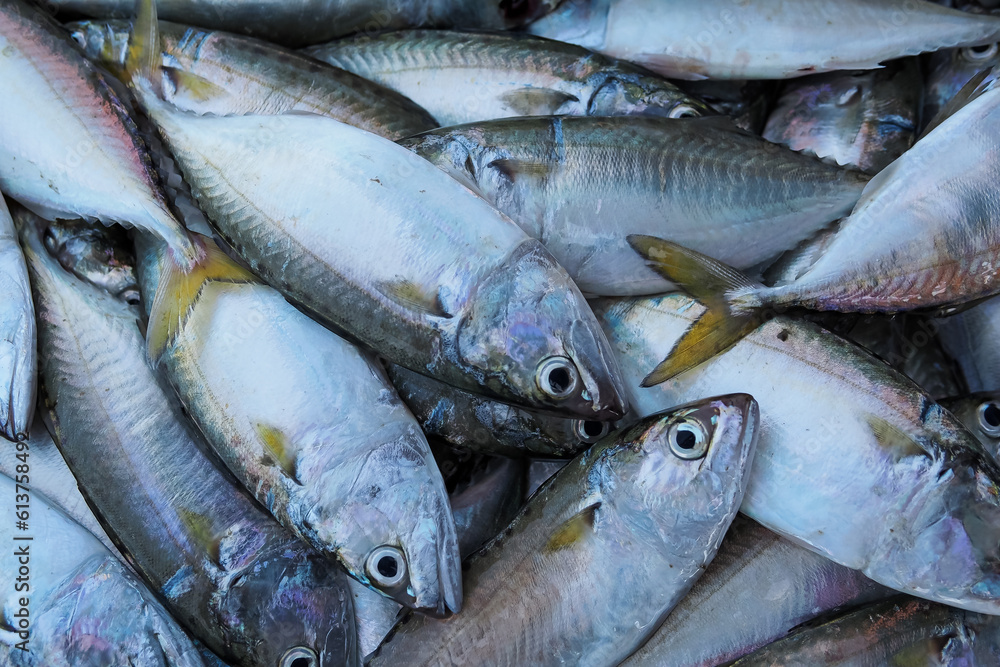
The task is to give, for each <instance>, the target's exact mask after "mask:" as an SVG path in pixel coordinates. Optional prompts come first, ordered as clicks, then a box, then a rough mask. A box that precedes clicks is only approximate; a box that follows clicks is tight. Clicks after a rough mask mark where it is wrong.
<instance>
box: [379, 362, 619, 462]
mask: <svg viewBox="0 0 1000 667" xmlns="http://www.w3.org/2000/svg"><path fill="white" fill-rule="evenodd" d="M386 369H387V371H388V374H389V379H390V380H391V381H392V383H393V385H394V386H395V387H396V389H397V390H398V391H399V394H400V397H401V398H402V399H403V401H404V402H405V403H406V405H407V406H408V407H409V408H410V410H411V411H412V412H413V415H414V416H415V417H416V418H417V421H418V422H420V428H422V429H423V431H424V432H425V433H426V434H427V435H429V436H433V437H435V438H440V439H442V440H444V441H445V442H447V443H448V444H450V445H452V446H454V447H458V448H462V449H471V450H473V451H476V452H480V453H483V454H495V455H498V456H506V457H513V458H521V457H527V456H532V457H542V458H546V457H550V458H556V457H572V456H575V455H576V454H578V453H580V452H581V451H583V450H584V449H586V448H587V447H589V446H590V445H593V444H594V443H596V442H597V441H598V440H600V439H601V438H603V437H604V436H606V435H607V434H608V433H610V432H611V431H612V430H613V427H614V425H613V422H604V421H594V420H585V419H566V418H564V417H554V416H551V415H548V414H544V413H540V412H535V411H532V410H522V409H521V408H518V407H516V406H514V405H509V404H507V403H501V402H499V401H494V400H492V399H489V398H486V397H484V396H480V395H478V394H473V393H470V392H467V391H462V390H461V389H456V388H455V387H452V386H450V385H448V384H445V383H444V382H438V381H436V380H433V379H431V378H429V377H427V376H425V375H421V374H420V373H415V372H413V371H410V370H407V369H405V368H403V367H402V366H396V365H394V364H389V365H387V367H386Z"/></svg>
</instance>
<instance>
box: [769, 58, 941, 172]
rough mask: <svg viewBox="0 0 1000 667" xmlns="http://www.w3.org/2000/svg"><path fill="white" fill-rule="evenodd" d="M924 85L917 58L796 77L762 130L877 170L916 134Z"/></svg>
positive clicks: (786, 141) (813, 151)
mask: <svg viewBox="0 0 1000 667" xmlns="http://www.w3.org/2000/svg"><path fill="white" fill-rule="evenodd" d="M922 88H923V81H922V80H921V78H920V67H919V65H918V64H917V60H916V59H914V58H907V59H904V60H900V61H895V62H893V63H890V64H889V65H887V66H886V67H884V68H883V69H877V70H862V71H859V72H850V71H848V72H831V73H827V74H817V75H815V76H809V77H803V78H801V79H793V80H791V81H789V82H787V83H786V84H785V86H784V89H783V91H782V94H781V97H780V99H779V100H778V103H777V105H776V106H775V108H774V109H773V110H772V111H771V115H770V116H769V117H768V119H767V125H766V127H765V128H764V133H763V135H762V136H763V137H764V138H765V139H767V140H768V141H773V142H774V143H778V144H783V145H785V146H788V147H789V148H791V149H792V150H794V151H803V152H806V153H810V154H812V155H816V156H817V157H820V158H826V159H828V160H830V161H832V162H833V163H834V164H838V165H840V166H842V167H851V168H854V169H860V170H861V171H864V172H866V173H869V174H872V175H874V174H877V173H878V172H880V171H882V169H884V168H885V167H887V166H888V165H889V163H890V162H892V161H893V160H895V159H896V158H898V157H899V156H900V155H902V154H903V153H904V152H905V151H906V150H908V149H909V148H910V147H911V146H913V144H914V142H915V141H916V140H917V129H918V125H919V122H920V101H921V91H922Z"/></svg>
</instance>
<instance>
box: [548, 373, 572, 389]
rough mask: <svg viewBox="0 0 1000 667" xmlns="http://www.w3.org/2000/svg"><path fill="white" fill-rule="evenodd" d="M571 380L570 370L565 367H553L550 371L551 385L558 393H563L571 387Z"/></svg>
mask: <svg viewBox="0 0 1000 667" xmlns="http://www.w3.org/2000/svg"><path fill="white" fill-rule="evenodd" d="M570 382H571V380H570V377H569V371H567V370H566V369H565V368H553V369H552V370H551V371H549V386H550V387H552V391H553V392H555V393H556V394H561V393H563V392H564V391H566V390H567V389H569V385H570Z"/></svg>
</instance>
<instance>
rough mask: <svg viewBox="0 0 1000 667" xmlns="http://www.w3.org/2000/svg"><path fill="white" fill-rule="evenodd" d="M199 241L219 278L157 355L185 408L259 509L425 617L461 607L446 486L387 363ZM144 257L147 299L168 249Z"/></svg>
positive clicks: (152, 249)
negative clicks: (380, 362)
mask: <svg viewBox="0 0 1000 667" xmlns="http://www.w3.org/2000/svg"><path fill="white" fill-rule="evenodd" d="M203 243H204V244H205V245H206V247H207V249H206V254H207V255H208V256H209V257H211V261H212V265H213V267H214V270H213V271H212V272H210V273H208V272H206V273H202V274H200V275H195V274H194V273H192V274H190V275H189V280H188V282H187V283H186V284H185V285H184V286H183V287H182V290H181V291H182V292H183V293H184V295H186V296H185V301H184V303H181V304H179V306H180V312H181V313H183V317H181V318H180V320H179V321H178V322H176V326H175V328H174V331H173V335H172V336H171V337H170V338H169V339H168V340H166V341H163V342H162V344H160V349H161V352H160V354H159V357H158V368H159V369H160V370H161V372H162V373H163V374H164V375H165V377H166V378H167V379H168V381H169V382H170V384H171V385H172V386H173V387H174V389H175V390H176V392H177V395H178V397H179V398H180V400H181V403H182V404H183V405H184V406H185V408H186V410H187V414H188V415H190V417H191V419H192V420H193V421H194V423H195V424H196V425H197V426H198V428H199V429H200V431H201V432H202V433H203V434H204V436H205V439H206V440H207V441H208V443H209V445H210V446H211V447H212V448H213V450H214V451H215V452H216V453H217V454H218V455H219V457H220V458H221V459H222V460H223V461H224V462H225V463H226V465H227V466H228V468H229V469H230V470H231V471H232V472H233V474H234V475H236V477H237V478H238V479H239V480H240V481H241V482H242V484H243V485H244V486H245V487H246V488H247V489H249V490H250V492H251V493H252V495H253V496H254V497H255V498H256V499H257V500H258V501H259V502H260V503H261V505H263V506H264V507H266V508H267V509H268V511H270V512H271V513H272V514H273V515H274V517H275V518H276V519H278V521H279V522H280V523H281V524H282V525H283V526H285V527H286V528H287V529H288V530H290V531H291V532H293V533H295V534H296V535H297V536H298V537H300V538H301V539H303V540H304V541H305V542H307V543H309V544H310V545H311V546H312V547H313V548H315V549H316V550H317V551H318V552H320V553H322V554H324V555H325V556H327V557H329V558H330V559H331V560H336V561H337V562H339V563H340V564H341V565H343V567H344V568H345V570H346V571H347V572H348V573H349V574H350V575H351V576H352V577H354V578H356V579H358V580H359V581H361V582H362V583H365V584H367V585H368V586H370V587H372V588H374V589H375V590H378V591H379V592H381V593H382V594H384V595H386V596H389V597H392V598H393V599H395V600H396V601H397V602H400V603H401V604H404V605H406V606H408V607H413V608H416V609H420V610H422V611H424V612H425V613H430V614H437V615H446V614H448V613H451V612H456V611H458V610H459V609H461V605H462V577H461V562H460V560H459V552H458V543H457V538H456V536H455V523H454V519H453V518H452V513H451V508H450V507H449V504H448V495H447V492H446V491H445V486H444V481H443V480H442V479H441V473H440V472H439V471H438V469H437V465H436V464H435V462H434V459H433V456H432V454H431V450H430V446H429V445H428V444H427V439H426V437H425V436H424V434H423V433H422V432H421V430H420V426H419V425H418V424H417V421H416V420H415V419H414V418H413V415H411V414H410V412H409V410H407V408H406V406H405V405H404V404H403V402H402V400H400V398H399V396H398V394H397V393H396V391H395V390H394V389H393V387H392V385H391V384H390V383H389V380H388V378H386V376H385V372H384V371H383V370H382V368H381V367H380V366H379V365H378V362H377V361H375V359H374V358H373V357H372V355H371V354H369V353H365V352H362V351H361V350H359V349H358V348H357V347H356V346H355V345H353V344H352V343H349V342H348V341H346V340H344V339H343V338H341V337H340V336H338V335H336V334H335V333H333V332H332V331H330V330H329V329H326V328H325V327H323V326H322V325H320V324H318V323H316V322H314V321H313V320H312V319H310V318H309V317H308V316H307V315H305V314H303V313H302V312H300V311H299V310H297V309H296V308H295V307H294V306H292V305H291V304H290V303H288V302H287V301H286V300H285V299H284V297H283V296H282V295H281V294H280V293H278V292H277V291H276V290H274V289H273V288H271V287H269V286H268V285H265V284H263V283H261V282H260V281H258V280H257V279H256V278H255V277H254V276H253V275H252V274H250V273H249V272H247V271H246V270H245V269H243V268H242V267H240V266H238V265H237V264H236V263H234V262H233V261H232V260H230V259H229V258H228V257H226V256H225V255H224V254H223V252H222V251H221V250H219V249H218V248H216V247H214V244H212V242H211V241H210V240H203ZM136 251H137V257H138V269H139V275H140V285H141V288H142V292H143V294H144V295H147V297H149V296H150V295H153V294H156V292H157V286H158V283H159V279H160V277H161V276H162V275H163V270H164V267H165V266H166V262H167V259H166V254H165V253H166V248H165V246H163V244H160V243H158V242H157V241H156V239H154V238H153V237H150V236H147V237H145V238H139V239H137V240H136ZM150 301H151V298H148V299H147V300H146V301H145V303H149V302H150ZM331 369H335V372H331ZM383 561H384V564H383V565H381V566H380V565H378V563H380V562H383ZM390 564H391V565H392V566H393V567H394V568H396V572H395V573H394V575H393V576H388V577H387V576H385V575H383V574H381V573H380V572H381V569H385V568H388V567H389V566H390Z"/></svg>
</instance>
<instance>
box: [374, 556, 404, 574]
mask: <svg viewBox="0 0 1000 667" xmlns="http://www.w3.org/2000/svg"><path fill="white" fill-rule="evenodd" d="M375 567H376V568H378V573H379V574H381V575H382V576H383V577H388V578H390V579H391V578H393V577H395V576H396V572H398V571H399V563H397V562H396V559H395V558H393V557H392V556H382V557H381V558H379V559H378V565H376V566H375Z"/></svg>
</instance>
